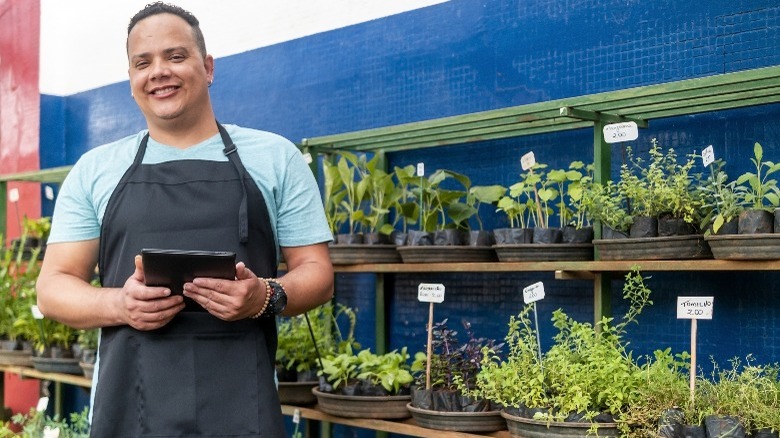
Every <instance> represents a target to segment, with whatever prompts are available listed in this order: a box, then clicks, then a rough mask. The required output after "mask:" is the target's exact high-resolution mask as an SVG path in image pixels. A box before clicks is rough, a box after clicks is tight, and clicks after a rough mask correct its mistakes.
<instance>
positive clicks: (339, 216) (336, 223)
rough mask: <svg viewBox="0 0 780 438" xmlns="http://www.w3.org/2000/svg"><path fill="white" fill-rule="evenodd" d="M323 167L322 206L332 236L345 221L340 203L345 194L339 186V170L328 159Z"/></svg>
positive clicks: (345, 215) (324, 160)
mask: <svg viewBox="0 0 780 438" xmlns="http://www.w3.org/2000/svg"><path fill="white" fill-rule="evenodd" d="M322 165H323V166H322V167H323V181H324V184H323V206H324V208H325V218H326V219H327V221H328V227H329V228H330V232H331V234H333V235H334V236H335V235H337V234H338V233H339V230H341V226H342V225H343V224H344V222H345V221H346V220H347V213H346V212H345V211H343V209H342V205H341V202H342V201H343V200H344V197H345V196H346V194H347V192H346V190H344V187H343V186H342V184H341V176H340V175H339V169H338V167H336V165H335V164H333V163H332V161H331V160H330V158H324V159H323V161H322Z"/></svg>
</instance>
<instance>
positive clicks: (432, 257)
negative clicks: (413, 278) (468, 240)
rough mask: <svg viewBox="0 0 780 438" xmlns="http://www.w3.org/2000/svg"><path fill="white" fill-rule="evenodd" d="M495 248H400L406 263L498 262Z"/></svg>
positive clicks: (460, 246) (437, 246)
mask: <svg viewBox="0 0 780 438" xmlns="http://www.w3.org/2000/svg"><path fill="white" fill-rule="evenodd" d="M493 248H495V247H494V246H466V245H459V246H439V245H429V246H399V247H398V248H397V251H398V253H399V254H400V256H401V260H403V262H404V263H459V262H463V263H470V262H471V263H481V262H494V261H496V260H497V257H496V252H495V251H494V250H493Z"/></svg>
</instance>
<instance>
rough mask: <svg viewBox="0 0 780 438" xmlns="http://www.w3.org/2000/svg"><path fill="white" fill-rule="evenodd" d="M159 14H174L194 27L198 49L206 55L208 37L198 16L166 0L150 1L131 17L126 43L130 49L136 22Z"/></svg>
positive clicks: (193, 31)
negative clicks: (204, 33) (205, 35)
mask: <svg viewBox="0 0 780 438" xmlns="http://www.w3.org/2000/svg"><path fill="white" fill-rule="evenodd" d="M159 14H173V15H175V16H177V17H179V18H181V19H182V20H184V21H186V22H187V24H189V25H190V27H191V28H192V33H193V36H194V37H195V44H196V45H197V46H198V50H200V54H201V55H203V57H206V39H205V38H203V32H201V30H200V22H199V21H198V19H197V18H195V16H194V15H192V12H190V11H188V10H186V9H184V8H182V7H180V6H176V5H172V4H168V3H164V2H155V3H150V4H148V5H146V6H144V8H143V9H141V10H140V11H138V13H136V14H135V15H133V18H131V19H130V24H128V25H127V38H128V42H127V43H126V48H127V49H128V51H129V49H130V45H129V39H130V31H131V30H133V28H134V27H135V25H136V24H138V22H139V21H141V20H143V19H144V18H149V17H151V16H153V15H159Z"/></svg>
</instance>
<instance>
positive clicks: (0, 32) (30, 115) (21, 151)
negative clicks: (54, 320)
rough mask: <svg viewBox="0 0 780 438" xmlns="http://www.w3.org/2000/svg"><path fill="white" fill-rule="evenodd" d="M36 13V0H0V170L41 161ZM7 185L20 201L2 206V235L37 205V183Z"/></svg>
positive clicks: (35, 165)
mask: <svg viewBox="0 0 780 438" xmlns="http://www.w3.org/2000/svg"><path fill="white" fill-rule="evenodd" d="M40 17H41V5H40V0H29V1H14V0H0V174H7V173H14V172H22V171H27V170H37V169H38V168H39V166H40V165H39V159H38V145H39V141H38V139H39V129H40V102H41V99H40V92H39V90H38V75H39V49H40V33H41V32H40V21H41V20H40ZM12 188H18V189H19V195H20V196H19V198H20V201H19V205H18V206H15V205H12V204H11V203H10V201H9V204H8V206H7V210H6V211H7V212H8V214H7V216H8V217H7V222H8V235H7V236H6V237H7V238H8V237H14V236H17V235H18V234H19V218H21V217H23V216H24V215H27V216H30V217H38V216H39V215H40V211H41V195H40V186H39V185H38V184H30V183H25V184H17V183H15V184H9V191H10V190H11V189H12ZM17 207H18V209H17ZM17 212H18V215H17Z"/></svg>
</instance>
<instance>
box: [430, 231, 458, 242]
mask: <svg viewBox="0 0 780 438" xmlns="http://www.w3.org/2000/svg"><path fill="white" fill-rule="evenodd" d="M461 236H462V233H461V232H460V230H455V229H447V230H438V231H435V232H434V233H433V244H434V245H436V246H460V245H462V244H463V239H462V238H461Z"/></svg>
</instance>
